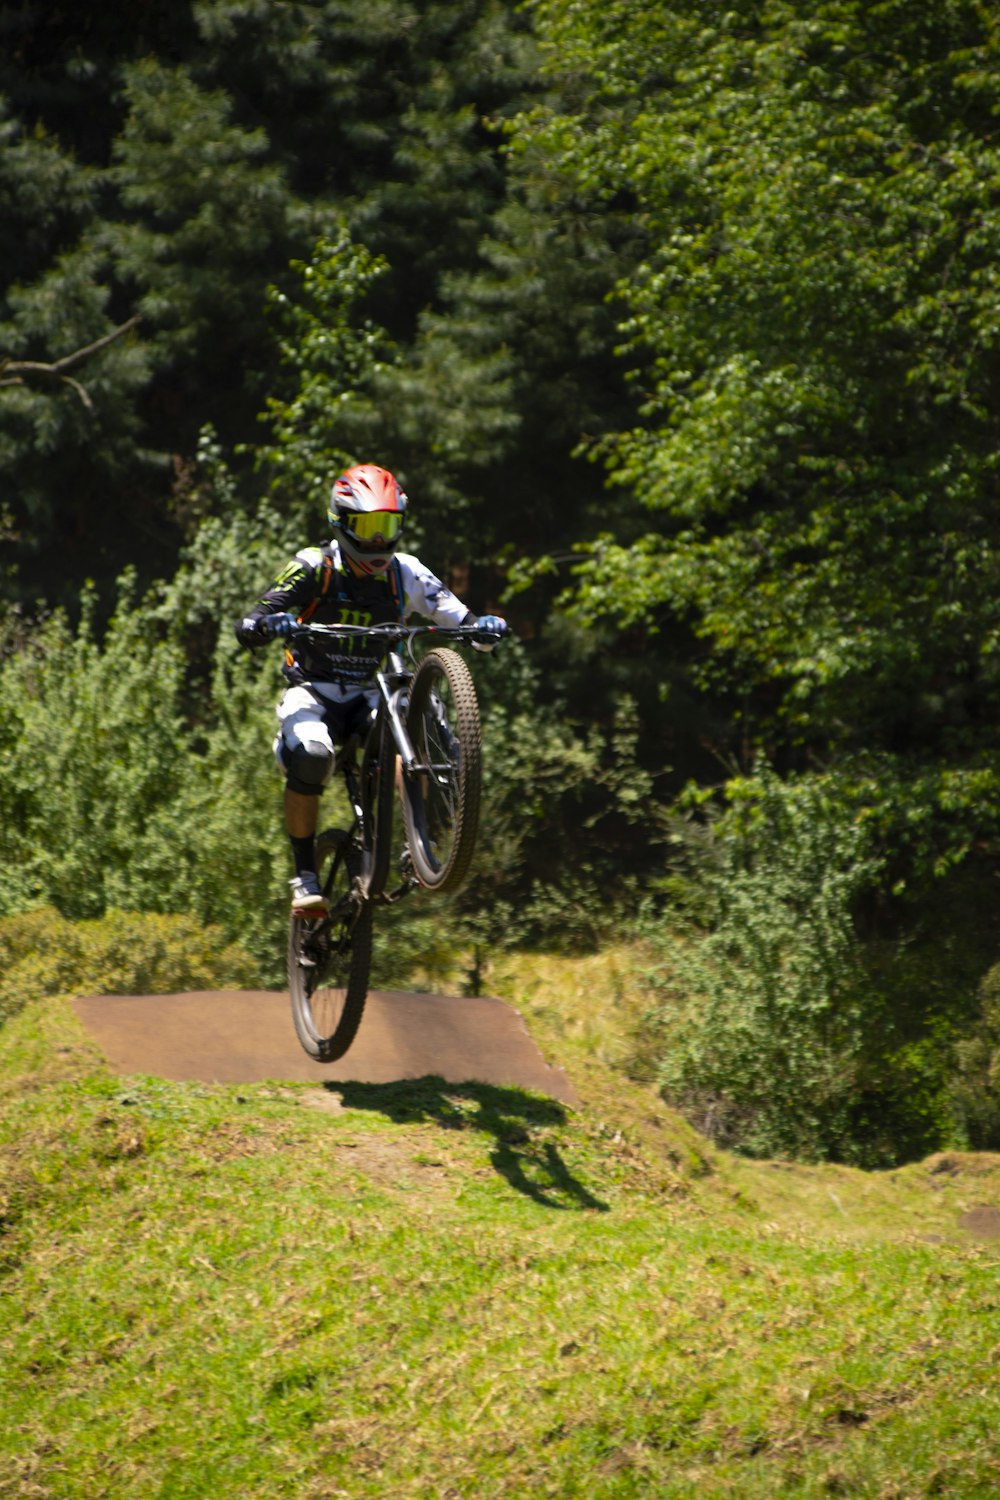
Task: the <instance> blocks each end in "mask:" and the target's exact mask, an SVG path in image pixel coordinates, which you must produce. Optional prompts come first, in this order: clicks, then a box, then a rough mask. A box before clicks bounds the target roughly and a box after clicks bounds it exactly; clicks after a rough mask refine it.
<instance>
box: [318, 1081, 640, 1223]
mask: <svg viewBox="0 0 1000 1500" xmlns="http://www.w3.org/2000/svg"><path fill="white" fill-rule="evenodd" d="M323 1087H324V1088H325V1089H327V1090H328V1091H329V1092H330V1093H335V1094H337V1095H339V1097H340V1099H341V1102H342V1103H343V1105H344V1107H345V1108H346V1109H371V1110H376V1111H378V1113H379V1114H383V1115H385V1116H386V1118H387V1119H389V1120H393V1121H394V1122H395V1123H397V1124H400V1125H407V1124H409V1125H412V1124H418V1123H424V1122H427V1121H433V1122H435V1123H436V1124H437V1125H439V1126H440V1127H441V1129H442V1130H473V1131H477V1132H478V1133H480V1134H481V1135H485V1136H488V1137H490V1138H492V1141H493V1145H492V1147H491V1149H490V1161H491V1163H492V1165H493V1167H494V1169H495V1170H496V1171H497V1172H498V1173H499V1175H500V1176H501V1177H503V1178H504V1179H505V1180H506V1181H507V1182H508V1183H509V1184H510V1186H511V1187H512V1188H514V1189H515V1191H517V1192H519V1193H523V1194H524V1195H525V1197H527V1198H531V1199H532V1200H533V1201H534V1202H535V1203H539V1204H541V1205H542V1207H544V1208H552V1209H559V1210H564V1211H565V1210H567V1209H569V1210H577V1211H580V1210H589V1211H590V1212H595V1213H608V1212H610V1205H609V1204H607V1203H605V1202H604V1201H603V1199H601V1198H598V1197H597V1196H596V1195H595V1194H594V1193H592V1192H591V1191H590V1189H589V1188H588V1187H587V1186H586V1184H585V1183H583V1182H581V1181H580V1179H579V1177H576V1176H574V1174H573V1173H572V1172H571V1171H570V1169H569V1167H568V1166H567V1165H566V1163H565V1161H564V1160H563V1157H562V1155H561V1153H560V1151H559V1148H558V1146H557V1145H556V1144H555V1143H554V1142H553V1141H551V1140H545V1139H542V1133H543V1132H544V1131H546V1130H547V1129H551V1128H552V1127H554V1126H559V1125H564V1124H565V1123H566V1118H567V1117H566V1111H565V1109H564V1108H563V1106H562V1105H561V1104H559V1103H557V1102H556V1101H555V1100H554V1099H545V1098H540V1097H538V1096H536V1095H534V1094H528V1093H525V1092H524V1091H523V1090H522V1089H516V1088H503V1087H501V1086H499V1085H497V1084H490V1083H460V1084H455V1083H448V1082H446V1081H445V1079H443V1078H438V1077H432V1076H428V1077H425V1078H415V1079H407V1080H405V1081H404V1082H399V1083H326V1084H324V1085H323Z"/></svg>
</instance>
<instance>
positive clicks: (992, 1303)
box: [0, 959, 1000, 1500]
mask: <svg viewBox="0 0 1000 1500" xmlns="http://www.w3.org/2000/svg"><path fill="white" fill-rule="evenodd" d="M603 962H604V964H605V967H604V968H596V969H595V968H589V969H588V968H587V965H586V964H582V965H578V966H575V967H574V966H567V965H562V966H559V968H558V976H557V975H556V972H555V970H553V971H551V972H547V971H546V970H545V969H544V967H540V968H536V969H534V970H531V971H525V970H523V969H522V970H520V971H514V970H511V971H509V972H507V973H506V974H503V973H498V974H497V975H496V976H493V977H494V978H495V979H496V981H497V983H496V986H495V988H496V989H498V990H500V991H501V992H507V993H510V994H511V995H515V994H516V996H517V998H518V1000H519V1003H520V1004H521V1006H522V1008H523V1010H524V1012H525V1014H526V1015H527V1016H528V1017H529V1019H530V1024H531V1026H532V1030H533V1031H537V1032H538V1033H540V1034H542V1035H543V1038H544V1041H545V1046H546V1050H547V1051H548V1053H549V1055H550V1056H552V1057H553V1058H554V1060H559V1061H560V1062H563V1063H565V1064H566V1065H567V1070H568V1071H569V1072H570V1074H571V1076H572V1077H573V1079H574V1081H575V1083H576V1085H577V1087H578V1089H579V1091H580V1093H581V1096H582V1097H583V1099H584V1100H585V1101H586V1102H585V1105H584V1107H583V1109H582V1110H581V1111H580V1112H579V1113H578V1114H574V1113H572V1112H568V1111H566V1110H564V1109H562V1108H561V1107H560V1106H558V1105H556V1104H554V1103H552V1102H551V1101H549V1100H544V1099H539V1098H535V1097H532V1096H529V1095H525V1094H522V1093H520V1092H519V1091H517V1090H514V1089H496V1088H486V1087H479V1086H475V1085H467V1086H463V1087H461V1088H455V1087H451V1086H448V1085H445V1084H443V1083H441V1082H440V1081H438V1082H435V1081H434V1080H424V1081H422V1082H420V1083H416V1084H410V1085H397V1086H385V1087H374V1086H373V1087H363V1086H359V1085H352V1086H343V1087H341V1086H338V1087H331V1088H328V1089H315V1088H308V1087H301V1088H298V1087H288V1086H283V1085H281V1084H278V1083H275V1084H272V1085H269V1086H263V1087H255V1088H247V1089H240V1090H237V1089H228V1088H216V1089H207V1088H204V1087H199V1086H194V1085H181V1084H172V1083H165V1082H162V1081H158V1080H155V1079H149V1078H136V1079H127V1080H122V1079H119V1078H115V1077H113V1076H111V1075H110V1074H109V1073H108V1072H107V1071H106V1070H105V1068H104V1067H103V1065H102V1063H101V1060H100V1058H99V1057H98V1056H97V1055H96V1053H95V1052H94V1050H93V1048H92V1046H91V1045H90V1043H89V1042H88V1041H87V1040H86V1039H85V1037H84V1036H83V1034H82V1033H81V1031H80V1029H79V1028H78V1026H77V1024H76V1022H75V1018H74V1016H73V1014H72V1012H71V1010H70V1008H69V1006H68V1005H67V1004H66V1003H64V1002H61V1001H46V1002H41V1003H39V1004H36V1005H34V1006H31V1007H29V1008H28V1010H26V1011H25V1012H24V1013H23V1014H22V1015H21V1016H19V1017H18V1018H17V1019H16V1020H15V1021H13V1022H11V1023H10V1024H9V1025H8V1026H7V1027H6V1028H5V1029H4V1030H3V1031H2V1032H0V1172H2V1178H0V1211H2V1229H3V1234H2V1237H0V1289H2V1292H3V1296H2V1304H0V1305H2V1312H0V1317H2V1322H0V1433H2V1435H0V1496H3V1497H5V1500H6V1497H10V1500H14V1497H16V1500H32V1497H38V1500H55V1497H60V1500H62V1497H74V1500H75V1497H81V1500H82V1497H87V1500H97V1497H103V1496H108V1497H118V1496H129V1497H131V1496H136V1497H143V1500H145V1497H162V1500H187V1497H191V1500H194V1497H197V1500H201V1497H205V1496H212V1497H217V1500H226V1497H237V1496H238V1497H240V1500H248V1497H252V1500H271V1497H279V1496H281V1497H284V1496H288V1497H291V1496H295V1497H296V1500H299V1497H303V1500H312V1497H315V1500H320V1497H323V1500H328V1497H329V1500H332V1497H335V1496H350V1497H355V1496H358V1497H369V1496H371V1497H375V1496H378V1497H384V1496H393V1497H418V1496H419V1497H441V1500H445V1497H476V1500H480V1497H482V1500H489V1497H494V1496H505V1497H522V1496H524V1497H528V1496H584V1495H586V1496H588V1497H604V1496H615V1497H628V1496H637V1497H638V1496H642V1497H647V1496H656V1497H661V1496H662V1497H672V1496H678V1497H679V1496H695V1495H697V1496H739V1497H741V1500H743V1497H750V1500H752V1497H765V1496H766V1497H774V1496H830V1495H856V1496H871V1497H880V1500H904V1497H911V1496H930V1495H944V1496H968V1497H980V1496H988V1495H991V1494H993V1493H994V1492H995V1491H996V1489H997V1487H998V1485H1000V1436H998V1416H1000V1412H998V1378H997V1377H998V1370H1000V1283H998V1270H1000V1246H998V1245H997V1244H994V1243H993V1242H991V1241H988V1240H976V1239H974V1238H973V1237H972V1236H970V1235H969V1234H968V1233H966V1232H964V1231H963V1230H962V1228H961V1219H962V1216H963V1214H970V1213H973V1211H974V1210H976V1209H977V1208H983V1207H988V1206H989V1205H990V1204H992V1203H996V1202H997V1190H998V1187H1000V1158H994V1157H961V1156H953V1157H948V1158H938V1159H935V1160H932V1161H931V1162H929V1163H925V1164H922V1165H921V1166H918V1167H910V1168H906V1169H904V1170H902V1171H899V1172H896V1173H893V1174H891V1175H890V1174H887V1175H885V1176H872V1175H869V1174H864V1173H860V1172H852V1171H846V1170H842V1169H818V1168H804V1167H794V1166H788V1165H780V1164H766V1163H760V1164H753V1163H745V1162H736V1161H733V1160H732V1159H730V1158H727V1157H725V1156H723V1155H721V1154H719V1153H715V1152H713V1151H711V1150H710V1149H709V1148H708V1147H706V1146H705V1145H704V1143H703V1142H701V1141H700V1140H699V1138H698V1137H697V1136H696V1135H695V1134H694V1133H693V1132H692V1131H690V1130H689V1129H688V1128H686V1127H685V1126H683V1124H682V1123H681V1122H679V1121H678V1120H677V1119H676V1118H675V1117H674V1116H673V1115H672V1114H671V1113H670V1112H669V1111H667V1110H665V1109H664V1108H663V1107H662V1106H661V1105H660V1104H659V1103H658V1101H657V1100H656V1099H655V1097H654V1096H653V1095H652V1093H651V1092H649V1091H648V1090H646V1089H643V1088H641V1087H639V1086H637V1085H634V1084H630V1083H629V1082H628V1081H627V1080H625V1079H624V1078H623V1077H622V1076H621V1074H620V1073H615V1072H613V1071H612V1070H611V1068H610V1067H609V1065H608V1061H607V1060H606V1059H605V1058H604V1057H603V1056H602V1050H605V1049H610V1050H611V1051H612V1052H614V1051H615V1049H616V1048H617V1046H618V1042H617V1041H616V1037H615V1027H616V1024H618V1022H621V1024H622V1026H624V1025H625V1022H626V1019H627V1018H624V1017H622V1016H617V1019H616V1012H615V1007H614V1006H612V1007H611V1010H610V1012H609V1015H608V1018H607V1025H606V1026H605V1027H604V1028H603V1030H602V1028H601V1027H600V1026H599V1025H598V1024H597V1023H596V1021H595V1024H594V1025H593V1026H590V1025H589V1023H588V1021H587V1012H588V1006H590V1005H591V1004H594V1006H595V1011H596V1010H597V1009H599V1008H600V1007H599V1006H598V1005H597V1003H596V1002H595V1001H593V1000H592V999H588V997H594V996H596V995H599V994H600V993H603V994H604V996H605V997H607V996H608V995H609V994H614V993H618V991H616V990H615V987H614V985H613V984H612V983H611V979H610V976H609V971H608V970H607V967H606V965H607V963H608V962H609V960H607V959H606V960H604V961H603ZM610 962H612V963H614V962H616V960H614V959H612V960H610ZM567 975H569V978H567ZM557 977H558V983H557V982H556V980H557ZM560 985H562V987H563V990H565V991H566V999H565V1005H564V1006H563V1008H562V1010H561V1011H560V1004H559V1003H556V1001H553V999H552V997H553V995H555V996H556V997H557V999H558V996H559V994H560ZM626 990H627V986H622V987H621V993H622V994H624V993H625V992H626ZM571 1015H572V1017H574V1018H575V1019H574V1020H573V1021H572V1022H571V1021H570V1020H569V1019H568V1018H569V1017H570V1016H571ZM557 1042H558V1043H559V1046H560V1050H559V1051H556V1050H555V1047H556V1045H557ZM970 1222H973V1223H975V1222H976V1221H975V1219H974V1218H973V1220H971V1221H970Z"/></svg>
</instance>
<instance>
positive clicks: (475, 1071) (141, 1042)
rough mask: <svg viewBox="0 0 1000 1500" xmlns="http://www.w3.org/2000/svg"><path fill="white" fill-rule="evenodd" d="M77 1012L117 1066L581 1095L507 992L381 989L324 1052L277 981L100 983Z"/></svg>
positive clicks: (216, 1078)
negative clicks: (326, 1059) (257, 985)
mask: <svg viewBox="0 0 1000 1500" xmlns="http://www.w3.org/2000/svg"><path fill="white" fill-rule="evenodd" d="M72 1003H73V1007H74V1009H75V1011H76V1014H77V1015H78V1016H79V1018H80V1020H81V1022H82V1023H83V1025H84V1027H85V1028H86V1030H87V1031H88V1032H89V1033H90V1035H91V1036H92V1037H93V1038H94V1040H95V1041H96V1042H97V1044H98V1046H99V1047H100V1048H101V1050H102V1051H103V1053H104V1055H105V1056H106V1058H107V1060H108V1063H109V1064H110V1066H111V1067H112V1068H113V1069H114V1070H115V1071H116V1072H119V1073H122V1074H135V1073H145V1074H150V1075H152V1076H154V1077H159V1078H171V1079H176V1080H183V1081H191V1082H197V1083H247V1084H249V1083H259V1082H264V1081H265V1080H282V1081H286V1082H305V1083H345V1082H353V1083H397V1082H401V1081H403V1080H405V1079H414V1078H426V1077H438V1078H443V1079H444V1080H445V1081H446V1082H448V1083H473V1082H475V1083H489V1084H498V1085H504V1086H507V1087H512V1088H523V1089H530V1090H532V1091H533V1092H535V1093H539V1094H546V1095H548V1096H549V1097H550V1098H553V1099H558V1100H560V1101H561V1102H562V1103H564V1104H569V1105H577V1104H578V1103H579V1099H578V1098H577V1095H576V1092H575V1090H574V1089H573V1086H572V1084H571V1083H570V1081H569V1079H568V1078H567V1077H566V1075H565V1073H564V1072H563V1070H562V1069H561V1068H557V1067H552V1066H551V1065H550V1064H549V1063H547V1062H546V1061H545V1059H544V1058H543V1057H542V1055H541V1053H540V1052H539V1050H538V1048H537V1047H536V1045H535V1043H534V1042H533V1041H532V1039H531V1037H530V1035H529V1034H528V1030H527V1027H526V1026H525V1024H524V1021H523V1020H522V1018H521V1016H520V1015H519V1014H518V1012H517V1011H516V1010H515V1009H514V1008H513V1006H511V1005H508V1004H507V1003H506V1002H505V1001H503V1000H495V999H491V998H489V997H478V998H475V999H449V998H447V997H445V996H442V995H424V994H415V993H411V992H382V991H377V990H376V991H372V992H371V993H370V994H369V996H368V1001H367V1004H366V1006H365V1014H364V1018H363V1020H362V1022H361V1029H360V1031H359V1032H358V1036H357V1038H356V1040H355V1042H354V1045H353V1046H352V1047H351V1049H350V1051H349V1052H348V1053H347V1055H346V1056H345V1057H343V1058H341V1059H340V1060H339V1062H335V1063H318V1062H314V1061H313V1059H312V1058H310V1057H308V1056H307V1055H306V1053H305V1052H303V1051H302V1049H301V1047H300V1046H299V1043H298V1040H297V1038H296V1035H295V1031H294V1028H293V1025H292V1016H291V1007H290V1005H289V1000H288V995H287V994H285V993H282V992H281V991H274V990H217V991H197V992H192V993H188V994H177V995H91V996H88V997H86V998H83V999H76V1000H74V1001H73V1002H72Z"/></svg>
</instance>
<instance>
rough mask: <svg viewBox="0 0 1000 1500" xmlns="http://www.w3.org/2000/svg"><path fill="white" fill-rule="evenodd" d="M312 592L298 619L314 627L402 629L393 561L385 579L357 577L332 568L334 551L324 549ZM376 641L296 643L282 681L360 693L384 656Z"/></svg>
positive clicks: (398, 583)
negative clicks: (342, 686) (345, 686)
mask: <svg viewBox="0 0 1000 1500" xmlns="http://www.w3.org/2000/svg"><path fill="white" fill-rule="evenodd" d="M315 582H316V592H315V594H314V595H313V598H312V599H311V600H310V601H309V603H308V604H307V605H305V607H304V608H303V610H302V612H301V614H300V615H299V619H300V620H301V621H302V623H303V624H304V625H305V624H313V625H388V624H396V623H400V624H401V623H402V621H403V618H404V614H405V603H404V598H403V580H402V569H401V568H400V565H399V561H398V559H397V558H393V559H392V562H391V563H390V564H389V566H388V568H386V570H385V572H384V573H366V574H364V575H363V576H362V577H357V576H356V575H355V574H354V573H352V572H351V571H350V569H349V568H345V567H343V566H342V565H341V566H340V567H338V566H337V563H336V561H335V560H334V555H333V549H332V548H331V547H330V546H325V547H324V548H323V557H322V561H321V562H320V563H319V565H318V566H317V568H316V572H315ZM383 654H384V653H383V649H382V647H381V646H380V645H379V644H378V642H375V641H371V642H370V641H366V640H364V639H363V638H361V637H356V638H355V639H351V638H350V637H345V638H344V639H343V640H342V641H333V642H331V644H330V646H327V645H326V643H325V642H320V641H296V642H295V645H294V649H293V650H290V651H289V652H287V654H286V658H285V676H286V677H287V678H288V680H289V681H290V682H293V683H299V682H343V683H356V684H357V685H358V686H359V687H361V686H363V685H364V684H365V683H368V682H371V680H372V678H373V676H374V674H375V669H376V667H377V666H378V664H379V662H380V660H381V659H382V656H383Z"/></svg>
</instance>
